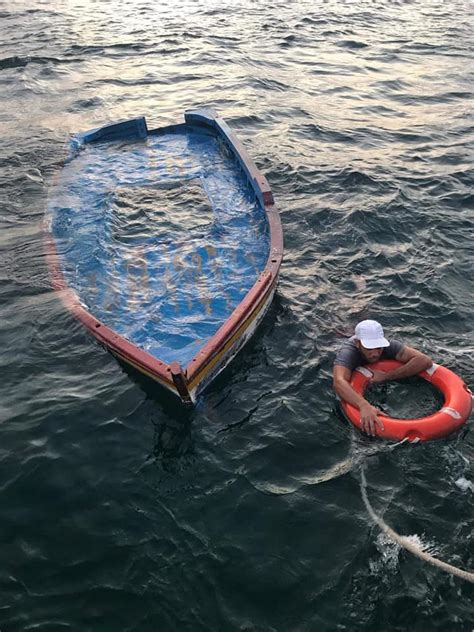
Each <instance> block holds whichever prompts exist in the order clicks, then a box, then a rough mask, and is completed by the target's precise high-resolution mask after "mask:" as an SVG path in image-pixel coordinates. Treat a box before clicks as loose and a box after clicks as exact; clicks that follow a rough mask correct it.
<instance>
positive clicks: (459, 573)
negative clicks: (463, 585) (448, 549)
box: [360, 467, 474, 584]
mask: <svg viewBox="0 0 474 632" xmlns="http://www.w3.org/2000/svg"><path fill="white" fill-rule="evenodd" d="M360 489H361V492H362V500H363V501H364V505H365V507H366V509H367V511H368V513H369V515H370V517H371V518H372V520H373V521H374V522H375V523H376V524H377V525H378V526H379V527H380V529H381V530H382V531H383V532H384V533H385V534H386V535H388V537H389V538H390V539H391V540H393V541H394V542H396V543H397V544H399V545H400V546H401V547H403V548H404V549H406V550H407V551H409V552H410V553H412V554H413V555H415V556H416V557H419V558H420V559H422V560H424V561H425V562H428V564H432V565H433V566H437V567H438V568H440V569H441V570H442V571H445V572H446V573H450V574H451V575H455V576H456V577H459V578H460V579H464V580H466V581H468V582H471V583H472V584H474V573H473V572H471V571H465V570H463V569H462V568H457V567H456V566H453V565H452V564H448V563H447V562H443V561H442V560H439V559H438V558H437V557H433V556H432V555H430V554H429V553H427V552H426V551H423V549H421V548H420V547H418V546H416V544H415V543H414V542H413V541H412V540H410V539H409V538H407V537H406V536H403V535H399V534H398V533H397V532H396V531H394V530H393V529H392V528H391V527H389V526H388V524H386V522H384V520H383V519H382V518H381V517H380V516H378V515H377V514H376V513H375V511H374V509H373V507H372V505H371V504H370V501H369V498H368V496H367V479H366V478H365V472H364V468H363V467H361V470H360Z"/></svg>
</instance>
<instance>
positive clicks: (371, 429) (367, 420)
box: [359, 402, 384, 437]
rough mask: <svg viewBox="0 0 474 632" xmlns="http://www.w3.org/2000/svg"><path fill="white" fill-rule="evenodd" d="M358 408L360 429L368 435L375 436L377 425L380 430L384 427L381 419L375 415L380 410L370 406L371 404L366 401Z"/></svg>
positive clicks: (378, 413)
mask: <svg viewBox="0 0 474 632" xmlns="http://www.w3.org/2000/svg"><path fill="white" fill-rule="evenodd" d="M359 410H360V423H361V429H362V431H363V432H366V433H367V434H368V435H370V436H372V437H375V435H376V434H377V432H376V430H377V427H378V428H380V430H383V429H384V425H383V423H382V420H381V419H379V418H378V416H377V415H380V414H381V411H380V410H378V409H377V408H375V406H372V404H369V402H366V403H365V404H362V405H361V406H360V408H359Z"/></svg>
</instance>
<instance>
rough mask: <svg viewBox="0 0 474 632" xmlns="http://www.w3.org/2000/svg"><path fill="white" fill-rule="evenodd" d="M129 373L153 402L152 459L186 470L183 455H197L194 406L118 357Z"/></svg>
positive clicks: (169, 469)
mask: <svg viewBox="0 0 474 632" xmlns="http://www.w3.org/2000/svg"><path fill="white" fill-rule="evenodd" d="M118 362H119V364H120V366H121V367H122V368H123V370H124V371H125V373H126V374H127V375H128V376H129V377H130V378H131V379H132V380H133V381H134V382H135V383H136V384H137V386H139V387H140V388H141V389H142V391H143V392H144V393H145V394H146V396H147V399H148V401H149V403H150V421H151V422H152V424H153V426H154V445H153V450H152V451H151V453H150V456H149V459H152V460H155V461H156V463H157V464H159V465H160V466H161V467H162V468H163V470H165V471H167V472H176V471H178V470H181V469H183V464H182V459H183V457H186V456H189V455H192V454H193V439H192V432H191V430H192V423H193V421H194V419H195V417H196V410H195V409H194V408H187V407H186V406H184V405H183V404H182V403H181V402H180V401H179V400H178V398H177V397H176V396H175V395H173V394H172V393H170V392H168V391H167V390H166V389H165V388H164V387H162V386H160V385H159V384H157V383H156V382H155V381H154V380H152V379H151V378H149V377H148V376H146V375H144V374H143V373H140V371H137V370H136V369H134V368H133V367H131V366H129V365H127V364H125V363H124V362H122V361H121V360H118Z"/></svg>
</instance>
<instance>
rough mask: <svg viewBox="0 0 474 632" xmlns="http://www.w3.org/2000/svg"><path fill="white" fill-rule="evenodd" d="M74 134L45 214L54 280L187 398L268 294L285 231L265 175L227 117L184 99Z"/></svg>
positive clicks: (127, 351) (103, 330)
mask: <svg viewBox="0 0 474 632" xmlns="http://www.w3.org/2000/svg"><path fill="white" fill-rule="evenodd" d="M184 120H185V122H184V123H180V124H177V125H170V126H166V127H162V128H158V129H154V130H148V128H147V124H146V121H145V119H144V118H139V119H133V120H131V121H125V122H120V123H114V124H111V125H107V126H105V127H102V128H98V129H95V130H91V131H89V132H86V133H83V134H80V135H79V136H77V137H76V138H74V139H73V142H72V152H71V156H70V158H69V159H68V161H67V162H66V164H65V165H64V167H63V169H62V170H61V173H60V174H59V176H58V178H57V182H56V184H55V186H54V187H53V188H52V191H51V195H50V201H49V204H48V211H47V215H46V221H45V229H46V240H47V253H48V262H49V266H50V271H51V277H52V283H53V287H54V288H55V289H56V290H58V291H59V292H60V295H61V298H62V300H63V301H64V302H65V304H66V306H67V307H68V309H70V310H71V311H72V313H73V314H74V315H75V316H76V317H77V318H78V319H79V320H80V321H81V322H82V323H83V324H84V325H85V326H86V327H87V329H88V330H89V331H90V332H91V333H92V334H93V336H94V337H95V338H96V339H97V340H98V341H99V342H100V343H101V344H102V345H103V346H105V347H106V348H107V349H108V350H109V351H111V352H112V353H113V354H114V355H115V356H116V357H117V358H119V359H121V360H122V361H124V362H125V363H127V364H128V365H131V366H132V367H134V368H135V369H137V370H138V371H140V372H142V373H144V374H145V375H148V376H149V377H151V378H153V379H154V380H156V381H157V382H158V383H159V384H161V385H162V386H164V387H165V388H167V389H168V390H170V391H172V392H173V393H175V394H176V395H177V396H178V397H180V398H181V400H182V401H183V402H184V403H194V402H195V401H196V398H197V396H198V394H199V393H200V392H201V391H202V390H203V389H204V388H205V387H206V386H207V385H208V384H209V383H210V382H211V381H212V380H213V378H215V377H216V375H217V374H218V373H220V372H221V371H222V370H223V369H224V368H225V367H226V366H227V364H228V363H229V362H230V361H231V360H232V358H233V357H234V356H235V355H236V353H237V352H238V351H239V350H240V349H241V348H242V346H243V345H244V344H245V342H246V341H248V340H249V338H250V337H251V336H252V334H253V333H254V331H255V329H256V327H257V326H258V324H259V323H260V321H261V320H262V318H263V317H264V315H265V313H266V312H267V310H268V308H269V306H270V303H271V301H272V298H273V295H274V292H275V288H276V284H277V278H278V272H279V268H280V264H281V260H282V252H283V237H282V229H281V223H280V219H279V215H278V211H277V208H276V205H275V202H274V199H273V195H272V192H271V189H270V187H269V185H268V182H267V180H266V179H265V178H264V176H263V175H262V174H261V173H260V172H259V171H258V169H257V168H256V166H255V165H254V163H253V162H252V160H251V158H250V157H249V155H248V154H247V152H246V150H245V148H244V147H243V145H242V144H241V143H240V141H239V140H238V139H237V138H236V136H235V135H234V134H233V132H232V131H231V130H230V128H229V127H228V125H227V124H226V123H225V122H224V120H223V119H222V118H220V117H219V116H217V115H216V113H215V112H213V111H212V110H209V109H204V110H195V111H187V112H185V115H184Z"/></svg>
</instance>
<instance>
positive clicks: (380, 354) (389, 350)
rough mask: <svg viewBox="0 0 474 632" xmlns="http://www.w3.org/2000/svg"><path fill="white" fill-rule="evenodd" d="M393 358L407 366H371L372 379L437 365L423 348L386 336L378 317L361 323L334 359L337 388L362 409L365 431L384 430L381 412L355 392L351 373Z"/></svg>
mask: <svg viewBox="0 0 474 632" xmlns="http://www.w3.org/2000/svg"><path fill="white" fill-rule="evenodd" d="M389 359H390V360H398V361H399V362H403V365H402V366H399V367H398V368H396V369H393V370H392V371H387V372H384V371H377V370H373V369H371V371H372V372H373V377H372V378H371V382H384V381H387V380H400V379H402V378H404V377H410V376H411V375H416V374H417V373H419V372H420V371H424V370H425V369H427V368H429V367H430V366H431V365H432V364H433V361H432V360H431V358H430V357H429V356H427V355H425V354H424V353H421V351H417V350H416V349H413V348H412V347H408V346H407V345H404V344H402V343H401V342H399V341H398V340H391V341H388V340H387V339H386V338H385V336H384V332H383V329H382V325H381V324H380V323H378V322H377V321H376V320H363V321H362V322H360V323H358V324H357V326H356V328H355V332H354V335H353V336H352V337H351V338H349V339H348V340H346V341H345V342H344V343H343V344H342V346H341V348H340V349H339V351H338V353H337V355H336V359H335V360H334V369H333V385H334V390H335V391H336V393H337V394H338V395H339V397H340V398H341V399H343V400H344V401H346V402H348V403H349V404H352V405H353V406H356V407H357V408H358V409H359V410H360V421H361V426H362V430H363V431H364V432H366V433H367V434H369V435H373V436H374V435H375V434H376V430H377V427H378V428H380V430H383V429H384V426H383V423H382V421H381V420H380V419H379V417H378V415H379V414H380V411H379V410H377V408H375V406H372V404H369V402H368V401H367V400H366V399H365V398H364V397H362V395H359V394H358V393H356V392H355V391H354V389H353V388H352V386H351V384H350V380H351V375H352V371H353V370H354V369H355V368H356V367H358V366H361V365H364V364H372V363H374V362H378V361H379V360H389Z"/></svg>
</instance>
